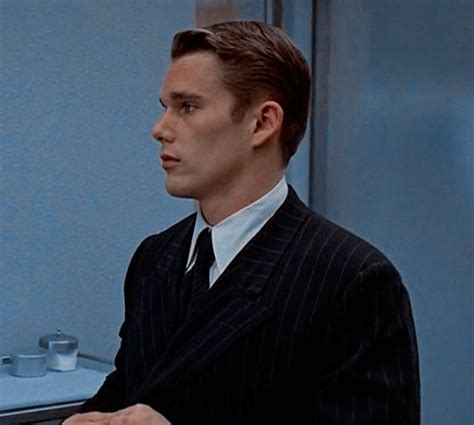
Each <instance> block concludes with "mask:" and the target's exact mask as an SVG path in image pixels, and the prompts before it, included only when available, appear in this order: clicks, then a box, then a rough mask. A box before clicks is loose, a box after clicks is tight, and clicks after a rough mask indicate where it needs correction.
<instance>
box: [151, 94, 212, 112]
mask: <svg viewBox="0 0 474 425" xmlns="http://www.w3.org/2000/svg"><path fill="white" fill-rule="evenodd" d="M169 97H170V98H171V99H172V100H188V101H197V100H203V99H204V96H201V95H199V94H197V93H191V92H185V91H183V92H177V91H173V92H171V93H170V94H169ZM159 101H160V103H161V106H163V108H166V105H165V102H164V100H163V98H162V97H160V98H159Z"/></svg>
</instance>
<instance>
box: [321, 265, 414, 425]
mask: <svg viewBox="0 0 474 425" xmlns="http://www.w3.org/2000/svg"><path fill="white" fill-rule="evenodd" d="M324 351H325V352H326V353H328V354H327V355H326V356H325V358H324V361H323V365H322V374H321V375H320V376H321V381H320V386H319V391H318V394H317V406H316V411H317V419H318V420H317V421H316V422H317V423H324V424H327V425H346V424H352V425H359V424H360V425H362V424H364V425H370V424H374V425H375V424H385V425H390V424H393V425H395V424H396V425H400V424H404V425H419V423H420V396H419V370H418V351H417V343H416V336H415V329H414V323H413V317H412V312H411V306H410V301H409V297H408V293H407V291H406V289H405V287H404V286H403V284H402V282H401V279H400V276H399V274H398V272H397V271H396V269H395V268H394V267H393V265H392V264H391V263H389V262H388V261H380V262H377V263H374V264H372V265H370V266H368V267H367V268H366V269H364V270H363V271H361V272H359V273H358V274H357V276H356V278H355V279H354V280H353V281H352V282H351V283H350V284H349V285H348V286H347V287H346V288H345V290H344V291H343V292H342V294H341V296H340V298H339V300H338V302H337V303H336V305H335V308H334V310H333V314H332V315H331V319H330V321H329V324H328V327H327V333H326V344H325V350H324ZM329 353H330V354H329Z"/></svg>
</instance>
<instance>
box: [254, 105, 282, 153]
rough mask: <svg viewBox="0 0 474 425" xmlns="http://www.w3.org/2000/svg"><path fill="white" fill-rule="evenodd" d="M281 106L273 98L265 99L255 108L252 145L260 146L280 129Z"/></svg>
mask: <svg viewBox="0 0 474 425" xmlns="http://www.w3.org/2000/svg"><path fill="white" fill-rule="evenodd" d="M282 124H283V108H282V107H281V106H280V104H279V103H277V102H275V101H273V100H267V101H265V102H263V103H261V104H260V105H258V106H257V107H256V109H255V120H254V127H253V137H252V146H253V147H260V146H263V145H264V144H265V143H267V142H268V141H269V140H270V139H272V138H273V136H274V135H275V134H277V133H278V132H279V131H280V130H281V126H282Z"/></svg>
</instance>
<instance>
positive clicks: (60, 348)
mask: <svg viewBox="0 0 474 425" xmlns="http://www.w3.org/2000/svg"><path fill="white" fill-rule="evenodd" d="M39 346H40V347H41V348H42V349H43V350H45V351H47V354H48V360H47V363H48V369H51V370H56V371H60V372H68V371H71V370H75V369H76V367H77V355H78V352H79V341H78V339H77V338H76V337H74V336H71V335H66V334H63V333H62V332H61V329H59V328H58V330H57V332H56V333H55V334H49V335H44V336H42V337H41V338H40V339H39Z"/></svg>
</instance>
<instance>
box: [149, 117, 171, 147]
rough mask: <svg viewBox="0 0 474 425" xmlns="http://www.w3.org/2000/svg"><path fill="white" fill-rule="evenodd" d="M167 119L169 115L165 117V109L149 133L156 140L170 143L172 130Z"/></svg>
mask: <svg viewBox="0 0 474 425" xmlns="http://www.w3.org/2000/svg"><path fill="white" fill-rule="evenodd" d="M169 121H170V120H169V117H167V112H166V111H165V113H164V114H163V115H162V116H161V117H160V118H158V120H157V121H156V123H155V125H154V126H153V129H152V132H151V134H152V135H153V138H154V139H155V140H157V141H158V142H161V143H165V142H168V143H170V142H172V141H173V140H174V135H173V131H172V129H171V125H170V122H169Z"/></svg>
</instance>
